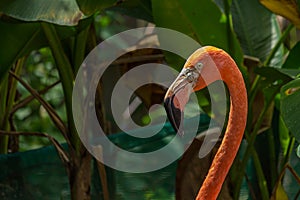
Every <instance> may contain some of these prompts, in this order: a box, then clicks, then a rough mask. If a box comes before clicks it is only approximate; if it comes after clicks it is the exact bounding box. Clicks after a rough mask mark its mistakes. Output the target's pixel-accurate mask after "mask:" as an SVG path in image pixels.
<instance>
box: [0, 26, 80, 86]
mask: <svg viewBox="0 0 300 200" xmlns="http://www.w3.org/2000/svg"><path fill="white" fill-rule="evenodd" d="M55 27H56V30H57V32H58V34H59V37H60V39H61V40H63V39H65V38H68V37H70V36H73V35H75V34H76V29H75V28H73V27H68V26H55ZM79 29H80V28H79ZM78 31H80V30H78ZM0 35H1V37H0V44H1V49H0V58H1V59H0V80H2V78H3V77H4V76H5V74H6V73H7V72H8V70H9V69H10V67H11V65H12V64H13V63H14V62H15V61H16V60H17V59H19V58H21V57H23V56H25V55H28V54H29V53H30V52H31V51H33V50H37V49H40V48H42V47H45V46H47V45H48V42H47V40H46V38H45V36H44V33H43V31H42V30H41V26H40V24H39V23H20V22H11V23H8V22H2V21H0Z"/></svg>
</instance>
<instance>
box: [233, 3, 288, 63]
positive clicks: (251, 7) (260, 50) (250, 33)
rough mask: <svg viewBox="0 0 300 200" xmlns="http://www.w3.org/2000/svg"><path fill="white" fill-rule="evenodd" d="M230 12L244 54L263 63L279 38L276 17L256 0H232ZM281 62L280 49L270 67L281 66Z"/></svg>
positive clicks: (281, 49) (281, 54) (281, 50)
mask: <svg viewBox="0 0 300 200" xmlns="http://www.w3.org/2000/svg"><path fill="white" fill-rule="evenodd" d="M231 12H232V20H233V27H234V30H235V32H236V34H237V37H238V39H239V41H240V44H241V47H242V49H243V52H244V54H245V55H249V56H253V57H257V58H259V59H260V61H261V62H264V61H265V60H266V58H267V57H268V55H269V53H270V52H271V50H272V49H273V47H274V46H275V44H276V43H277V41H278V40H279V38H280V36H281V32H280V29H279V25H278V23H277V21H276V16H275V15H274V14H272V13H271V12H270V11H268V10H267V9H266V8H264V7H263V6H262V5H261V4H260V3H259V2H258V0H252V1H249V0H233V1H232V5H231ZM282 60H283V48H282V47H281V48H280V49H279V50H278V51H277V53H276V54H275V56H274V58H273V59H272V60H271V66H277V67H279V66H281V65H282Z"/></svg>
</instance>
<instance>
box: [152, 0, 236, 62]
mask: <svg viewBox="0 0 300 200" xmlns="http://www.w3.org/2000/svg"><path fill="white" fill-rule="evenodd" d="M152 10H153V17H154V22H155V23H156V25H158V26H161V27H165V28H170V29H173V30H176V31H179V32H181V33H184V34H186V35H188V36H190V37H192V38H193V39H195V40H196V41H198V42H199V43H200V44H201V45H213V46H217V47H219V48H222V49H224V50H225V51H227V52H229V53H230V52H233V53H232V54H233V55H231V56H232V57H234V59H235V61H236V62H237V63H241V60H242V54H241V50H240V47H239V44H238V41H237V39H236V37H235V36H234V35H233V32H232V30H231V29H230V27H229V26H228V24H227V23H228V19H227V18H226V15H225V14H224V13H222V12H221V10H220V9H219V8H218V6H217V5H216V4H215V3H214V2H213V1H210V0H202V1H198V0H189V1H184V0H174V1H168V0H153V1H152ZM233 50H234V51H233Z"/></svg>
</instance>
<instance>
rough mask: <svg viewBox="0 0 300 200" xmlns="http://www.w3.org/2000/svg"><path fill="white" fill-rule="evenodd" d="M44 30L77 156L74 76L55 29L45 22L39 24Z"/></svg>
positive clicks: (77, 138)
mask: <svg viewBox="0 0 300 200" xmlns="http://www.w3.org/2000/svg"><path fill="white" fill-rule="evenodd" d="M41 26H42V28H43V30H44V33H45V36H46V38H47V39H48V42H49V45H50V48H51V50H52V53H53V56H54V58H55V62H56V64H57V69H58V72H59V76H60V79H61V82H62V87H63V91H64V98H65V104H66V112H67V119H68V130H69V131H68V135H69V139H70V141H71V144H72V146H73V148H74V149H75V150H76V152H77V154H79V153H80V148H81V142H80V139H79V137H78V135H77V132H76V128H75V124H74V120H73V113H72V90H73V84H74V74H73V71H72V66H71V64H70V61H69V59H68V57H67V56H66V54H65V52H64V51H63V46H62V44H61V41H60V39H59V37H58V35H57V32H56V29H55V27H54V25H53V24H48V23H45V22H42V23H41Z"/></svg>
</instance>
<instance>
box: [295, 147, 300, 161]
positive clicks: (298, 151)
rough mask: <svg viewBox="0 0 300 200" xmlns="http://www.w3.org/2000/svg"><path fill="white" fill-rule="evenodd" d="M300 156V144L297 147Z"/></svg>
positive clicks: (299, 156)
mask: <svg viewBox="0 0 300 200" xmlns="http://www.w3.org/2000/svg"><path fill="white" fill-rule="evenodd" d="M296 154H297V156H298V158H300V144H299V145H298V147H297V152H296Z"/></svg>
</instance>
